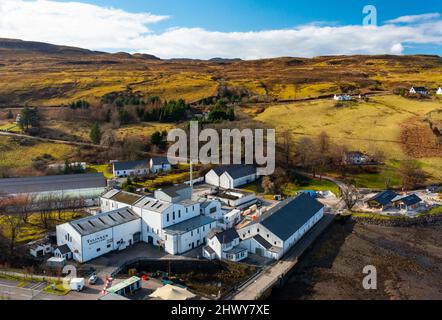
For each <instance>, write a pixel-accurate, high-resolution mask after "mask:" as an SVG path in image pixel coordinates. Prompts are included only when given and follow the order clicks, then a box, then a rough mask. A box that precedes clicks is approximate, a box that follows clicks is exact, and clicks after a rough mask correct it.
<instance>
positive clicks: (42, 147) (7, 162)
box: [0, 136, 75, 170]
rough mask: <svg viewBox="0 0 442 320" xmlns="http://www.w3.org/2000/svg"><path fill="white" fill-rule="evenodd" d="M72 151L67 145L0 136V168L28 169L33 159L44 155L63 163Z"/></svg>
mask: <svg viewBox="0 0 442 320" xmlns="http://www.w3.org/2000/svg"><path fill="white" fill-rule="evenodd" d="M74 151H75V148H74V147H72V146H68V145H63V144H54V143H44V142H36V141H31V140H24V139H14V138H11V137H1V136H0V167H3V168H13V169H18V170H23V169H29V168H31V166H32V160H33V159H35V158H37V157H41V156H43V155H45V154H50V155H51V156H52V157H54V159H55V160H58V161H60V162H64V160H65V159H67V158H69V157H70V156H71V155H72V154H73V153H74Z"/></svg>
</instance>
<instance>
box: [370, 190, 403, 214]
mask: <svg viewBox="0 0 442 320" xmlns="http://www.w3.org/2000/svg"><path fill="white" fill-rule="evenodd" d="M397 196H398V194H397V193H396V192H394V191H392V190H386V191H383V192H380V193H378V194H377V195H375V196H374V197H372V198H370V199H369V200H368V201H367V205H368V206H369V207H370V208H373V209H381V210H385V209H388V208H391V206H392V202H391V201H392V200H393V199H394V198H396V197H397Z"/></svg>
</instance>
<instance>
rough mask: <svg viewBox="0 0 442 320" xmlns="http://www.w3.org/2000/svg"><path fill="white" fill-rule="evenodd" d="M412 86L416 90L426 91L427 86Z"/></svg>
mask: <svg viewBox="0 0 442 320" xmlns="http://www.w3.org/2000/svg"><path fill="white" fill-rule="evenodd" d="M413 88H414V90H416V91H427V88H425V87H413Z"/></svg>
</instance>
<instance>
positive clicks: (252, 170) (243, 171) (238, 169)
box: [213, 164, 256, 179]
mask: <svg viewBox="0 0 442 320" xmlns="http://www.w3.org/2000/svg"><path fill="white" fill-rule="evenodd" d="M213 171H215V173H216V174H217V175H218V176H221V175H222V174H224V173H225V172H227V173H228V174H229V175H230V176H231V177H232V178H233V179H238V178H241V177H246V176H250V175H252V174H256V167H255V166H254V165H242V164H232V165H228V166H221V167H217V168H215V169H213Z"/></svg>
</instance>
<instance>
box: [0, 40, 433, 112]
mask: <svg viewBox="0 0 442 320" xmlns="http://www.w3.org/2000/svg"><path fill="white" fill-rule="evenodd" d="M0 74H1V75H2V76H1V77H0V106H16V105H23V104H25V103H30V104H36V105H41V106H57V105H60V104H63V103H69V102H70V101H73V100H78V99H88V101H91V102H93V101H99V100H100V99H101V97H102V96H103V95H105V94H106V93H110V92H118V91H125V90H128V89H131V90H132V91H133V92H137V93H139V94H141V95H143V96H153V95H155V96H160V97H161V98H163V99H177V98H184V99H186V100H187V101H189V102H193V101H198V100H202V99H204V98H208V97H212V96H216V95H218V94H219V91H220V88H224V87H232V88H236V89H237V90H242V92H243V93H244V94H243V96H245V97H247V98H248V99H249V100H250V101H275V100H297V99H304V98H312V97H319V96H327V95H330V94H333V93H335V92H340V91H349V90H350V91H351V90H359V91H361V92H379V91H388V90H393V89H394V88H395V87H397V86H411V85H424V86H427V87H429V88H432V89H433V88H436V87H437V86H439V85H440V84H442V58H441V57H438V56H387V55H382V56H327V57H316V58H312V59H305V58H291V57H283V58H277V59H263V60H253V61H243V60H239V59H222V58H214V59H212V60H209V61H202V60H191V59H188V60H185V59H179V60H161V59H158V58H157V57H154V56H151V55H146V54H133V55H132V54H127V53H115V54H110V53H102V52H95V51H90V50H85V49H80V48H72V47H65V46H56V45H51V44H44V43H38V42H27V41H19V40H8V39H0Z"/></svg>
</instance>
